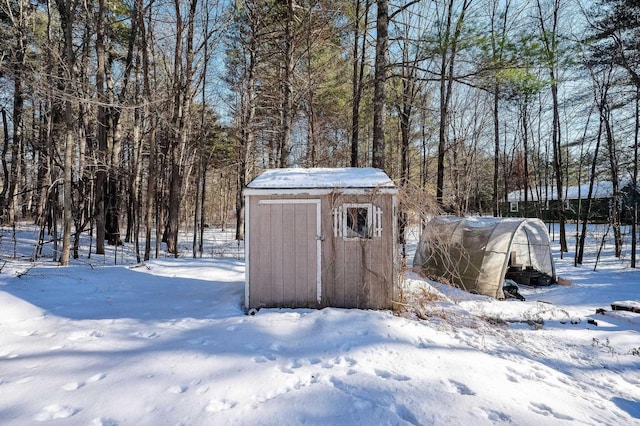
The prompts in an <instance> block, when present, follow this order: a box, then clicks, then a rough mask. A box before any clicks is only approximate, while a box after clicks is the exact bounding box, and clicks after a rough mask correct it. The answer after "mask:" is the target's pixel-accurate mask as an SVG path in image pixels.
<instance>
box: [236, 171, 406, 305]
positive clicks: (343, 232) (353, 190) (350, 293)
mask: <svg viewBox="0 0 640 426" xmlns="http://www.w3.org/2000/svg"><path fill="white" fill-rule="evenodd" d="M396 194H397V189H396V187H395V185H394V183H393V181H392V180H391V179H390V178H389V176H387V174H386V173H384V172H383V171H382V170H379V169H373V168H339V169H327V168H311V169H298V168H291V169H272V170H267V171H265V172H263V173H262V174H260V175H259V176H258V177H256V178H255V179H254V180H253V181H252V182H250V183H249V184H248V185H247V188H245V190H244V196H245V198H246V210H245V216H246V218H245V224H246V231H245V256H246V263H247V266H246V274H247V277H246V288H245V308H246V309H247V310H251V309H259V308H262V307H271V308H274V307H288V308H302V307H309V308H321V307H326V306H332V307H342V308H367V309H389V308H392V307H393V300H394V299H395V297H394V296H395V295H394V290H395V275H396V270H395V266H396V265H395V241H396V223H397V220H396Z"/></svg>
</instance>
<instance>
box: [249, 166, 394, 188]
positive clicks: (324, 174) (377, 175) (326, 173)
mask: <svg viewBox="0 0 640 426" xmlns="http://www.w3.org/2000/svg"><path fill="white" fill-rule="evenodd" d="M247 187H248V188H253V189H306V188H395V185H394V183H393V181H392V180H391V178H389V176H388V175H387V174H386V173H385V172H384V171H382V170H380V169H376V168H371V167H364V168H356V167H343V168H308V169H305V168H289V169H270V170H265V171H264V172H262V174H260V175H259V176H258V177H256V178H255V179H254V180H253V181H251V182H250V183H249V184H248V185H247Z"/></svg>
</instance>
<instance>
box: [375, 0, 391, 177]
mask: <svg viewBox="0 0 640 426" xmlns="http://www.w3.org/2000/svg"><path fill="white" fill-rule="evenodd" d="M376 3H377V5H378V15H377V19H376V61H375V70H374V89H373V92H374V93H373V147H372V150H373V153H372V156H373V163H372V165H373V167H377V168H379V169H384V168H385V151H386V146H385V120H386V117H385V116H386V105H387V94H386V85H387V66H388V58H387V55H388V50H389V4H388V1H387V0H376Z"/></svg>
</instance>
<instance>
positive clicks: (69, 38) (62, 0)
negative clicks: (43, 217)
mask: <svg viewBox="0 0 640 426" xmlns="http://www.w3.org/2000/svg"><path fill="white" fill-rule="evenodd" d="M56 3H57V5H58V12H59V13H60V22H61V25H62V31H63V34H64V61H65V67H66V72H67V76H66V81H65V101H64V104H65V112H64V122H65V149H64V189H63V191H64V194H63V206H62V212H63V213H62V220H63V233H62V252H61V253H60V264H61V265H62V266H67V265H68V264H69V253H70V249H71V227H72V226H73V203H72V198H71V191H72V184H73V182H72V178H73V173H72V165H73V147H74V124H75V122H74V119H73V105H72V104H71V101H72V99H73V81H74V78H75V76H74V67H75V54H74V52H73V14H74V11H73V10H72V4H73V2H72V1H71V0H56ZM54 220H55V219H54Z"/></svg>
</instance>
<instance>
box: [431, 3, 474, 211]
mask: <svg viewBox="0 0 640 426" xmlns="http://www.w3.org/2000/svg"><path fill="white" fill-rule="evenodd" d="M472 1H473V0H464V2H463V4H462V8H461V10H460V15H459V16H458V18H457V20H456V25H455V29H454V30H453V34H452V33H451V27H452V20H453V6H454V0H449V1H448V3H447V18H446V19H447V22H446V24H445V28H444V31H445V33H444V34H441V37H443V39H442V40H441V41H440V42H441V43H442V46H441V50H442V52H441V55H442V58H441V61H440V76H439V80H440V124H439V125H440V127H439V133H438V166H437V167H438V169H437V177H436V202H437V203H438V206H439V207H443V206H444V199H443V195H444V159H445V150H446V147H447V139H448V131H449V104H450V103H451V94H452V90H453V80H454V68H455V61H456V54H457V51H458V39H459V38H460V34H461V32H462V26H463V24H464V19H465V14H466V12H467V9H468V8H469V6H470V5H471V2H472Z"/></svg>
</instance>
